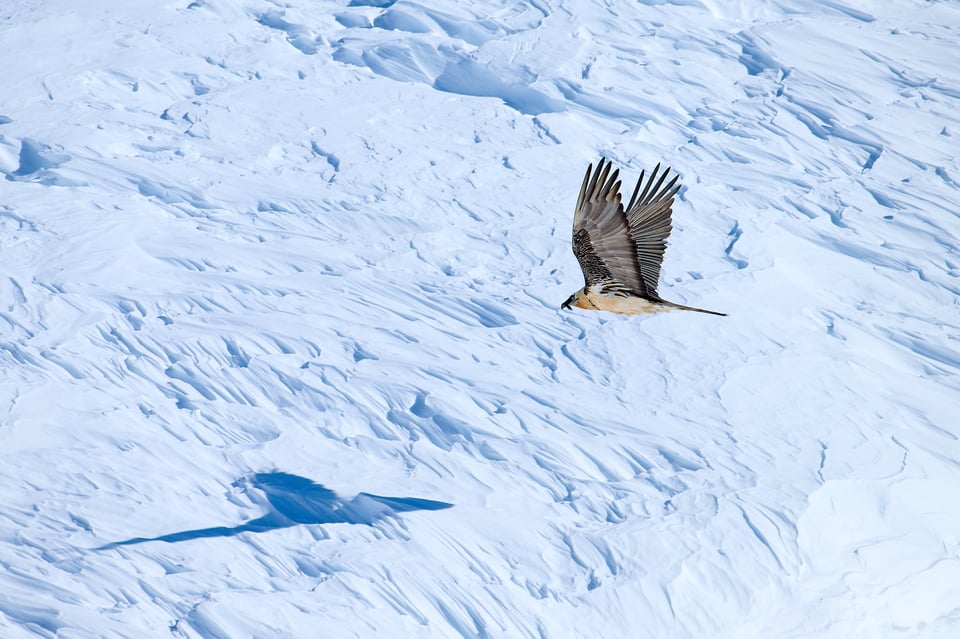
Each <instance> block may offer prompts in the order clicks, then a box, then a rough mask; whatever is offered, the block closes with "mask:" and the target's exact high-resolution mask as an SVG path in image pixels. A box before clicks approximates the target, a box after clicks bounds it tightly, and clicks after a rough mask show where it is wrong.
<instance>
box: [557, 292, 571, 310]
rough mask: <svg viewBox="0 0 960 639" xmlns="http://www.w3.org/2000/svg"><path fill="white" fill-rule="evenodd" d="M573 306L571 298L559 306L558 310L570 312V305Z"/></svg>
mask: <svg viewBox="0 0 960 639" xmlns="http://www.w3.org/2000/svg"><path fill="white" fill-rule="evenodd" d="M571 304H573V296H572V295H571V296H570V297H568V298H567V301H566V302H564V303H563V304H561V305H560V308H562V309H565V310H570V305H571Z"/></svg>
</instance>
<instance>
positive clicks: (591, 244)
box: [573, 159, 647, 295]
mask: <svg viewBox="0 0 960 639" xmlns="http://www.w3.org/2000/svg"><path fill="white" fill-rule="evenodd" d="M611 166H612V165H611V163H610V162H607V161H605V160H603V159H601V160H600V164H598V165H597V170H596V171H594V170H593V165H592V164H591V165H590V166H589V167H588V168H587V173H586V175H585V176H584V177H583V185H582V186H581V187H580V195H579V197H577V209H576V212H575V213H574V215H573V254H574V255H576V256H577V261H578V262H580V268H581V270H583V279H584V282H585V283H586V285H587V286H593V285H597V284H599V285H601V286H603V288H604V290H606V291H608V292H618V293H631V294H636V295H646V293H647V289H646V285H645V284H644V279H643V278H642V277H641V276H640V264H639V262H638V261H637V250H636V247H635V246H634V242H633V239H632V237H631V236H630V227H629V225H628V224H627V217H626V215H624V212H623V204H622V203H621V202H620V182H619V180H617V176H618V175H619V173H620V172H619V171H614V172H613V173H612V174H611V173H610V168H611Z"/></svg>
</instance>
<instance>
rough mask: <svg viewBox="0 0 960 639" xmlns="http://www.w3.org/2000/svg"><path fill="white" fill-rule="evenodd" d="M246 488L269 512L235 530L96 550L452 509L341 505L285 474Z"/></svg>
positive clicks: (393, 502) (255, 480)
mask: <svg viewBox="0 0 960 639" xmlns="http://www.w3.org/2000/svg"><path fill="white" fill-rule="evenodd" d="M249 484H250V485H251V486H252V487H254V488H257V489H259V490H260V491H262V492H263V494H264V495H266V498H267V503H266V504H265V505H266V507H267V509H268V510H269V512H268V513H267V514H266V515H264V516H263V517H258V518H257V519H254V520H252V521H248V522H247V523H245V524H240V525H239V526H216V527H214V528H200V529H197V530H185V531H183V532H178V533H171V534H169V535H161V536H159V537H135V538H133V539H126V540H124V541H115V542H113V543H111V544H107V545H105V546H100V547H99V548H97V550H105V549H108V548H116V547H117V546H130V545H133V544H142V543H144V542H147V541H165V542H167V543H175V542H178V541H189V540H191V539H201V538H204V537H233V536H235V535H239V534H240V533H243V532H252V533H261V532H267V531H270V530H278V529H280V528H290V527H291V526H298V525H309V524H365V525H367V526H370V525H373V524H375V523H376V522H378V521H380V520H381V519H385V518H387V517H392V516H394V515H396V514H397V513H403V512H410V511H413V510H443V509H445V508H450V507H451V506H453V504H448V503H446V502H443V501H431V500H429V499H417V498H415V497H382V496H380V495H371V494H369V493H360V494H359V495H357V496H356V497H354V498H353V499H350V500H349V501H348V500H345V499H343V498H342V497H338V496H337V494H336V493H335V492H333V491H332V490H330V489H329V488H326V487H324V486H323V485H322V484H315V483H314V482H312V481H310V480H309V479H307V478H306V477H299V476H297V475H291V474H289V473H257V474H255V475H253V477H251V478H250V480H249Z"/></svg>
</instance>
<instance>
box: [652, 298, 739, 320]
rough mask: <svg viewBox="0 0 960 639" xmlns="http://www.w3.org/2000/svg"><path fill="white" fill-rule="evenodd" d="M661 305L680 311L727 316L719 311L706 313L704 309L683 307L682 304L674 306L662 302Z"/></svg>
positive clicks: (670, 303)
mask: <svg viewBox="0 0 960 639" xmlns="http://www.w3.org/2000/svg"><path fill="white" fill-rule="evenodd" d="M663 303H665V304H666V305H667V306H671V307H673V308H678V309H680V310H681V311H696V312H698V313H708V314H709V315H719V316H720V317H726V316H727V314H726V313H721V312H720V311H708V310H707V309H705V308H696V307H695V306H684V305H683V304H674V303H673V302H667V301H666V300H664V301H663Z"/></svg>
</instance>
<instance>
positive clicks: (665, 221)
mask: <svg viewBox="0 0 960 639" xmlns="http://www.w3.org/2000/svg"><path fill="white" fill-rule="evenodd" d="M659 172H660V165H659V164H657V166H656V168H654V169H653V172H652V173H651V174H650V177H649V179H648V180H647V181H646V182H645V183H644V179H643V178H644V174H643V173H642V172H641V173H640V179H639V180H637V186H636V188H635V189H634V190H633V196H632V197H631V198H630V204H629V205H628V206H627V212H626V218H627V222H628V224H629V229H630V231H629V233H630V238H631V239H632V240H633V243H634V244H635V246H636V255H637V262H638V264H639V267H640V274H641V275H642V279H643V284H644V289H645V290H646V291H647V293H648V294H649V295H652V296H654V297H656V296H657V284H658V283H659V281H660V265H661V264H662V263H663V253H664V251H665V250H666V248H667V242H666V240H667V236H668V235H670V231H671V230H672V229H673V225H672V222H671V214H672V207H673V198H674V196H675V195H676V194H677V191H679V190H680V185H679V184H677V179H678V176H676V175H675V176H673V179H671V180H670V181H669V182H668V183H667V184H666V186H664V185H663V183H664V181H666V179H667V176H668V175H669V174H670V169H669V168H667V169H666V170H665V171H664V172H663V173H662V174H660V176H659V179H658V177H657V174H658V173H659ZM641 184H643V191H642V192H641V193H640V195H639V197H638V196H637V193H638V192H639V191H640V187H641Z"/></svg>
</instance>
